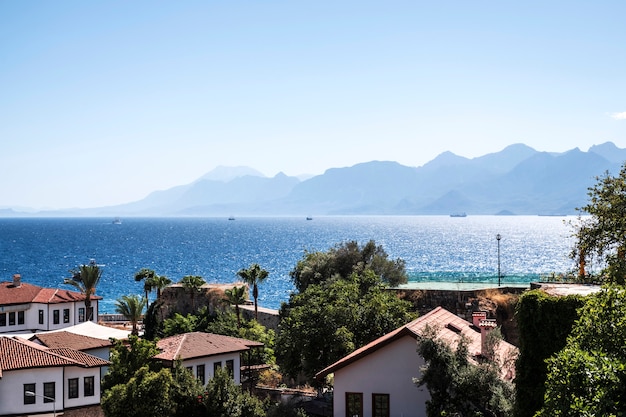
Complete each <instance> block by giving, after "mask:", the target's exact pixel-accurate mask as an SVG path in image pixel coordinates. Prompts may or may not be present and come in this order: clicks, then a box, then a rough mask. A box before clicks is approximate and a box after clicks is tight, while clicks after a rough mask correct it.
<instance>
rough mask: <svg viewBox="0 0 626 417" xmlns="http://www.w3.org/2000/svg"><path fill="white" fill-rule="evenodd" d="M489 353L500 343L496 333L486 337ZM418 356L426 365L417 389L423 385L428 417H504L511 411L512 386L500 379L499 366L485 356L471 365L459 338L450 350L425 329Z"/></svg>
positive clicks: (466, 348) (431, 331) (466, 349)
mask: <svg viewBox="0 0 626 417" xmlns="http://www.w3.org/2000/svg"><path fill="white" fill-rule="evenodd" d="M489 338H490V341H489V342H488V343H489V344H490V345H491V349H492V351H493V349H494V348H495V346H496V345H497V343H498V341H499V340H501V338H502V337H501V335H500V334H499V330H493V331H491V332H490V334H489ZM417 351H418V353H419V354H420V356H422V357H423V358H424V360H425V362H426V366H425V367H424V368H423V370H422V375H421V377H420V378H416V379H415V380H414V381H415V383H416V384H417V385H418V386H421V385H426V387H427V388H428V391H429V392H430V396H431V398H430V400H429V401H428V402H427V404H426V412H427V414H428V416H429V417H430V416H432V417H435V416H448V415H450V416H459V417H470V416H471V417H479V416H489V417H505V416H507V417H508V416H510V415H511V412H512V411H513V384H511V383H510V382H507V381H504V380H502V379H501V378H500V371H499V369H500V366H501V364H500V363H499V362H498V361H497V360H494V359H488V358H489V357H491V358H496V357H497V355H487V358H482V359H481V360H480V361H478V362H476V363H473V362H470V360H469V351H468V342H467V340H466V339H464V338H461V339H459V342H458V344H457V346H456V349H453V348H452V347H451V346H450V345H449V344H448V343H447V342H445V341H442V340H440V339H439V338H438V336H437V330H436V329H427V330H426V332H425V333H424V334H423V335H422V336H421V337H420V338H419V339H418V348H417Z"/></svg>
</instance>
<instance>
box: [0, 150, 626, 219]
mask: <svg viewBox="0 0 626 417" xmlns="http://www.w3.org/2000/svg"><path fill="white" fill-rule="evenodd" d="M624 160H626V149H620V148H617V147H616V146H615V145H614V144H613V143H611V142H607V143H604V144H601V145H595V146H592V147H591V148H590V149H589V151H588V152H583V151H581V150H580V149H578V148H575V149H572V150H570V151H568V152H564V153H549V152H538V151H536V150H534V149H533V148H530V147H528V146H526V145H524V144H514V145H511V146H508V147H506V148H505V149H503V150H502V151H500V152H496V153H491V154H487V155H484V156H481V157H477V158H472V159H468V158H464V157H461V156H458V155H455V154H454V153H452V152H444V153H442V154H440V155H438V156H437V157H436V158H435V159H433V160H432V161H430V162H428V163H427V164H425V165H424V166H422V167H407V166H403V165H401V164H398V163H397V162H392V161H372V162H366V163H361V164H357V165H354V166H352V167H347V168H332V169H329V170H327V171H326V172H325V173H324V174H322V175H318V176H313V177H311V178H307V179H304V180H302V179H299V178H297V177H289V176H287V175H284V174H282V173H280V174H278V175H276V176H274V177H273V178H267V177H265V176H263V175H262V174H261V173H260V172H258V171H256V170H254V169H252V168H248V167H223V166H222V167H218V168H216V169H215V170H213V171H211V172H208V173H207V174H205V175H203V176H202V177H200V178H198V179H197V180H195V181H193V182H192V183H190V184H183V185H180V186H177V187H173V188H170V189H168V190H162V191H155V192H153V193H151V194H150V195H148V196H147V197H146V198H144V199H141V200H138V201H136V202H132V203H128V204H124V205H120V206H114V207H103V208H97V209H89V210H65V211H63V212H60V211H57V212H45V213H42V212H39V213H37V215H61V214H62V215H92V216H229V215H237V216H257V215H258V216H261V215H298V216H306V215H339V214H343V215H352V214H355V215H356V214H386V215H393V214H402V215H409V214H443V215H448V214H450V213H455V212H466V213H467V214H469V215H472V214H501V213H506V214H575V213H577V212H576V208H577V207H582V206H583V205H584V204H586V202H587V189H588V187H590V186H592V185H593V184H595V182H596V179H595V178H596V177H597V176H601V175H603V174H604V173H605V172H606V171H608V172H610V173H611V174H612V175H617V174H618V173H619V170H620V168H621V165H622V163H623V161H624ZM0 215H5V216H12V215H13V216H17V215H26V213H23V212H22V213H20V211H19V210H15V211H10V210H3V211H2V212H0Z"/></svg>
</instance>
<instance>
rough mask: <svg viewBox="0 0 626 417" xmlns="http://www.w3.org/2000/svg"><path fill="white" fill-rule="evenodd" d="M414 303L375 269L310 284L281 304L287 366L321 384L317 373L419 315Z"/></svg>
mask: <svg viewBox="0 0 626 417" xmlns="http://www.w3.org/2000/svg"><path fill="white" fill-rule="evenodd" d="M409 307H410V304H409V303H408V302H405V301H402V300H399V299H398V298H397V297H396V296H395V294H394V293H392V292H390V291H387V290H386V289H385V285H384V284H383V283H382V281H381V279H380V278H379V277H378V276H376V275H375V273H374V272H373V271H371V270H366V271H363V272H362V274H357V273H353V274H351V275H349V276H348V277H347V278H345V279H341V278H339V277H338V276H337V277H335V278H333V279H328V280H325V281H323V282H322V283H320V284H310V285H308V286H307V288H306V290H305V291H303V292H301V293H296V294H292V295H291V296H290V299H289V303H288V304H283V306H282V308H281V312H280V314H281V321H280V330H279V333H278V336H277V340H276V345H277V359H278V362H279V364H280V366H281V369H283V370H284V371H285V372H286V373H287V374H289V375H290V376H292V377H296V376H298V375H299V374H300V373H303V374H304V376H305V377H306V378H307V379H308V382H310V383H311V384H314V385H315V384H317V381H315V380H314V379H313V376H314V375H315V373H316V372H318V371H320V370H321V369H323V368H325V367H326V366H328V365H330V364H331V363H333V362H335V361H336V360H338V359H340V358H341V357H343V356H345V355H347V354H348V353H350V352H352V351H353V350H354V349H355V348H357V347H360V346H363V345H365V344H366V343H369V342H370V341H372V340H374V339H375V338H377V337H380V336H382V335H383V334H385V333H388V332H390V331H392V330H394V329H396V328H397V327H399V326H401V325H403V324H405V323H407V322H408V321H410V320H411V319H412V318H414V316H413V315H411V314H410V313H409Z"/></svg>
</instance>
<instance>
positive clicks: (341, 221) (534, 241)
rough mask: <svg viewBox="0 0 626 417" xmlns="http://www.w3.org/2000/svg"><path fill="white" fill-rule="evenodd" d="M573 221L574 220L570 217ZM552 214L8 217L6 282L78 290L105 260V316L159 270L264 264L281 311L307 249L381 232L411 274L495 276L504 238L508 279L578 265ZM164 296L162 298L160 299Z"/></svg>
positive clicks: (218, 272)
mask: <svg viewBox="0 0 626 417" xmlns="http://www.w3.org/2000/svg"><path fill="white" fill-rule="evenodd" d="M569 219H570V220H571V219H573V218H569ZM565 220H567V219H564V218H563V217H551V216H545V217H544V216H468V217H463V218H457V217H449V216H347V217H330V216H329V217H316V218H314V219H313V220H306V219H305V218H304V217H302V218H299V217H298V218H296V217H263V218H248V217H243V218H237V219H236V220H230V221H229V220H228V219H227V218H128V219H122V223H121V224H113V222H112V219H108V218H5V219H0V281H9V280H11V279H12V276H13V274H15V273H20V274H21V275H22V280H23V281H24V282H28V283H32V284H36V285H41V286H46V287H59V288H68V289H71V288H72V287H70V286H67V285H64V284H63V278H65V277H68V276H70V273H69V271H70V270H71V269H74V268H76V267H77V266H78V265H81V264H85V263H88V262H89V261H90V259H95V260H96V262H97V263H98V264H101V265H103V276H102V280H101V282H100V285H99V286H98V288H97V294H98V295H100V296H102V297H104V300H103V301H102V302H101V307H100V312H101V313H107V312H108V313H113V312H114V310H115V308H114V303H115V300H116V299H117V298H119V297H120V296H122V295H126V294H142V293H143V289H142V283H137V282H135V280H134V274H135V272H137V271H138V270H139V269H141V268H144V267H145V268H150V269H153V270H155V271H156V272H157V273H158V274H160V275H166V276H167V277H169V278H170V279H171V280H172V281H174V282H176V281H179V280H180V279H181V278H182V277H183V276H185V275H200V276H202V277H203V278H204V279H205V280H206V281H207V282H209V283H229V282H234V281H236V280H237V278H238V277H237V271H239V270H240V269H242V268H247V267H248V266H250V264H252V263H259V264H260V265H261V267H262V268H264V269H266V270H267V271H269V277H268V279H267V281H265V282H264V283H263V284H261V285H260V286H259V303H260V305H262V306H263V307H268V308H279V307H280V304H281V302H284V301H287V300H288V297H289V294H290V292H291V291H292V290H293V286H292V283H291V281H290V279H289V271H291V270H292V269H293V267H294V266H295V265H296V263H297V262H298V260H300V259H302V257H303V256H304V254H305V252H306V251H326V250H328V249H329V248H330V247H332V246H334V245H335V244H338V243H342V242H346V241H349V240H356V241H358V242H359V243H360V244H364V243H366V242H367V241H369V240H370V239H373V240H374V241H375V242H376V243H377V244H379V245H382V246H383V248H384V249H385V251H386V252H387V253H388V254H389V256H390V258H392V259H396V258H401V259H403V260H404V261H405V262H406V267H407V271H408V273H409V277H410V281H446V282H468V281H481V282H489V281H490V282H493V281H494V280H497V268H498V243H497V240H496V235H497V234H500V235H501V240H500V243H499V250H500V268H501V274H502V276H503V282H505V283H506V282H530V281H532V280H536V279H538V278H539V276H540V275H541V274H550V273H554V272H556V273H559V272H565V271H568V270H571V269H573V267H574V264H573V261H572V260H570V259H569V258H568V254H569V251H570V250H571V246H572V240H571V238H570V237H569V236H570V235H571V228H570V227H569V226H567V225H566V222H565ZM153 296H154V295H152V297H153Z"/></svg>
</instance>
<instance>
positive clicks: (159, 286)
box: [150, 275, 172, 300]
mask: <svg viewBox="0 0 626 417" xmlns="http://www.w3.org/2000/svg"><path fill="white" fill-rule="evenodd" d="M171 283H172V280H171V279H169V278H168V277H166V276H165V275H156V276H154V278H152V280H151V282H150V284H151V285H152V288H153V289H156V292H157V294H156V296H157V300H158V299H159V298H161V293H162V292H163V290H164V289H165V288H166V287H167V286H168V285H170V284H171Z"/></svg>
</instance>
